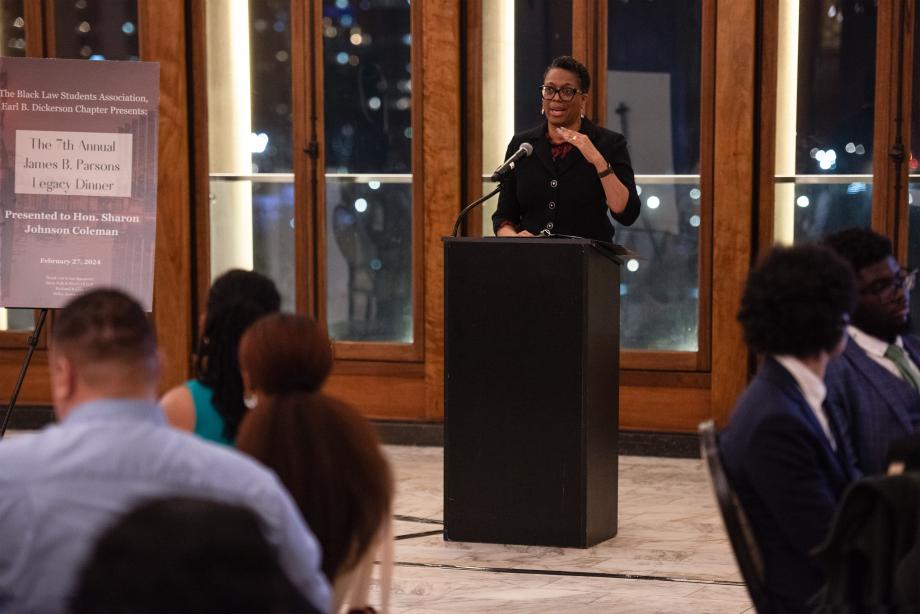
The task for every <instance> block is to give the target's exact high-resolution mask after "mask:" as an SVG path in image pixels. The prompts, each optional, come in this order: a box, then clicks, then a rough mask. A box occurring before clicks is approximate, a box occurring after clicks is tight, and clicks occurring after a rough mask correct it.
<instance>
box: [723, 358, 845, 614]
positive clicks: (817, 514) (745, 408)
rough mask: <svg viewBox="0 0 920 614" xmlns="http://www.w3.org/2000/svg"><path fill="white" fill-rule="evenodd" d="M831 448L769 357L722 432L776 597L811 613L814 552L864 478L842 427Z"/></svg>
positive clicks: (817, 574)
mask: <svg viewBox="0 0 920 614" xmlns="http://www.w3.org/2000/svg"><path fill="white" fill-rule="evenodd" d="M828 418H829V421H830V424H831V431H832V432H833V433H834V437H835V439H836V440H837V449H836V451H835V450H834V449H833V448H831V445H830V443H829V442H828V439H827V436H826V435H825V434H824V431H823V430H822V429H821V425H820V423H819V422H818V419H817V418H816V417H815V414H814V412H813V411H812V409H811V408H810V407H809V405H808V403H807V402H806V401H805V397H804V396H803V395H802V392H801V391H800V390H799V387H798V384H797V383H796V381H795V379H794V378H793V377H792V374H791V373H789V372H788V371H787V370H786V369H785V368H784V367H783V366H782V365H780V364H779V363H778V362H777V361H776V360H774V359H773V358H769V357H768V358H767V359H766V360H765V361H764V364H763V365H762V366H761V368H760V371H759V372H758V373H757V375H756V376H755V377H754V379H753V380H751V384H750V385H749V386H748V388H747V390H745V392H744V394H743V395H742V396H741V398H740V399H739V400H738V403H737V404H736V405H735V409H734V411H733V413H732V417H731V421H730V423H729V425H728V427H726V429H725V430H724V431H723V432H722V434H721V435H720V438H719V446H720V448H721V452H722V460H723V462H724V464H725V470H726V473H727V474H728V478H729V481H730V482H731V484H732V486H733V487H734V489H735V491H736V493H737V495H738V497H739V499H740V500H741V504H742V506H743V507H744V511H745V512H746V513H747V515H748V519H749V520H750V523H751V528H752V529H753V531H754V535H755V537H756V538H757V542H758V543H759V545H760V548H761V553H762V554H763V560H764V568H765V572H766V584H767V590H768V592H769V595H770V600H771V602H772V603H773V604H774V605H776V606H777V607H778V611H782V612H798V611H807V610H808V607H807V605H806V603H807V601H808V600H809V599H810V598H811V596H812V595H814V594H815V593H817V592H818V590H819V589H820V588H821V584H822V580H823V578H822V575H821V571H820V569H819V567H818V566H817V565H816V563H815V562H814V561H813V560H812V559H811V557H810V555H809V551H810V550H811V549H812V548H814V547H815V546H817V545H818V544H819V543H821V541H822V540H823V539H824V537H825V535H826V534H827V531H828V528H829V527H830V525H831V519H832V517H833V515H834V509H835V508H836V506H837V502H838V501H839V500H840V498H841V496H842V494H843V491H844V489H845V488H846V486H847V484H849V483H850V482H851V481H852V480H853V479H855V478H856V477H857V473H856V470H855V468H854V466H853V459H852V457H851V456H850V454H849V448H848V447H847V446H844V445H842V443H843V442H842V436H841V431H840V429H839V425H837V423H836V422H835V420H834V419H833V416H830V415H829V416H828Z"/></svg>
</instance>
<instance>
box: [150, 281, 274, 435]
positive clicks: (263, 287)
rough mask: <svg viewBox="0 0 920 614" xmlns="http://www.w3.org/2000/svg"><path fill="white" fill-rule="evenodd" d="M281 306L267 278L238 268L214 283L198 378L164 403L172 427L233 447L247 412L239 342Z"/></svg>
mask: <svg viewBox="0 0 920 614" xmlns="http://www.w3.org/2000/svg"><path fill="white" fill-rule="evenodd" d="M280 307H281V297H280V296H279V294H278V290H277V289H276V288H275V284H274V283H273V282H272V280H270V279H269V278H267V277H265V276H264V275H261V274H259V273H256V272H254V271H243V270H240V269H234V270H231V271H227V272H226V273H224V274H223V275H221V276H220V277H218V278H217V279H216V280H214V284H213V285H212V286H211V290H210V292H209V293H208V305H207V309H206V311H205V314H204V316H203V322H202V326H201V339H200V340H199V342H198V353H197V357H196V359H195V379H191V380H189V381H187V382H185V384H183V385H182V386H177V387H176V388H173V389H172V390H170V391H169V392H167V393H166V394H165V395H164V396H163V399H162V400H161V401H160V405H161V406H162V407H163V411H164V412H165V413H166V419H167V420H168V421H169V423H170V424H171V425H172V426H174V427H176V428H178V429H181V430H184V431H192V432H194V433H195V434H196V435H198V436H200V437H203V438H205V439H208V440H210V441H216V442H218V443H224V444H229V445H233V441H234V440H235V439H236V431H237V429H238V428H239V425H240V421H241V420H242V419H243V415H244V414H245V413H246V406H245V405H244V404H243V380H242V379H241V378H240V367H239V363H238V362H237V354H238V352H237V350H238V348H239V344H240V337H242V336H243V331H245V330H246V328H247V327H248V326H249V325H250V324H252V323H253V322H255V321H256V320H258V319H259V318H261V317H262V316H264V315H266V314H269V313H274V312H276V311H278V309H279V308H280Z"/></svg>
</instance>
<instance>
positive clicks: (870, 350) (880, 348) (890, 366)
mask: <svg viewBox="0 0 920 614" xmlns="http://www.w3.org/2000/svg"><path fill="white" fill-rule="evenodd" d="M847 332H848V333H850V338H851V339H852V340H853V341H855V342H856V345H858V346H859V347H861V348H862V350H863V351H864V352H865V353H866V354H868V356H869V358H871V359H872V360H874V361H875V362H877V363H878V364H880V365H881V366H883V367H884V368H885V370H887V371H888V372H889V373H891V374H892V375H894V376H895V377H897V378H898V379H901V380H903V379H904V376H903V375H901V372H900V371H899V370H898V366H897V365H896V364H894V361H893V360H891V359H890V358H886V357H885V351H886V350H887V349H888V343H887V342H885V341H882V340H881V339H879V338H878V337H873V336H872V335H870V334H869V333H865V332H863V331H861V330H859V329H858V328H856V327H855V326H853V325H852V324H850V325H849V326H847ZM894 344H895V345H897V346H898V347H900V348H901V349H902V350H903V349H904V341H903V340H902V339H901V335H898V337H897V339H895V340H894ZM904 356H906V357H907V361H908V362H909V363H910V365H911V366H912V367H913V368H914V371H916V372H917V373H918V374H920V369H917V365H916V363H914V361H913V360H911V358H910V354H908V353H907V351H906V350H905V352H904Z"/></svg>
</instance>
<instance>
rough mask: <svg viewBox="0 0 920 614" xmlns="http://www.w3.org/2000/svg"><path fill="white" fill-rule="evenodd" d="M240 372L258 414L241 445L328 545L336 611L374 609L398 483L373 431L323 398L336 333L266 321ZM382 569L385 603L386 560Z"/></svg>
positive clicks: (288, 318) (303, 322) (255, 330)
mask: <svg viewBox="0 0 920 614" xmlns="http://www.w3.org/2000/svg"><path fill="white" fill-rule="evenodd" d="M240 367H241V369H242V372H243V380H244V381H245V382H246V390H247V395H249V397H250V399H252V400H255V401H256V408H255V409H254V410H252V411H251V412H249V414H248V415H247V416H246V419H245V420H244V421H243V425H242V427H241V428H240V435H239V438H238V440H237V447H238V448H239V449H240V450H242V451H244V452H247V453H249V454H251V455H252V456H253V457H254V458H256V459H257V460H259V461H260V462H262V463H263V464H265V465H266V466H267V467H269V468H270V469H273V470H274V471H275V472H276V473H277V474H278V476H279V477H280V478H281V481H282V483H283V484H284V485H285V486H287V488H288V490H289V491H290V492H291V495H292V496H293V497H294V500H295V501H296V502H297V505H298V506H299V507H300V510H301V512H303V515H304V518H305V519H306V521H307V523H308V524H309V525H310V527H311V528H312V529H313V531H314V532H315V534H316V537H317V539H318V540H319V542H320V545H321V546H322V548H323V571H324V572H325V573H326V577H327V578H329V580H330V582H332V583H333V591H334V601H335V605H336V609H337V608H338V607H339V606H341V605H342V604H343V603H348V604H349V606H350V607H351V608H353V609H354V608H361V607H364V606H366V605H367V596H366V589H367V582H368V581H369V574H370V571H371V568H372V566H373V562H374V555H375V553H376V550H377V548H376V547H375V546H377V545H378V544H382V545H384V546H387V545H389V546H390V547H392V537H389V536H388V534H387V532H388V531H389V526H390V524H389V523H390V511H391V506H392V500H393V478H392V474H391V471H390V467H389V463H387V460H386V458H384V456H383V452H382V450H381V448H380V444H379V442H378V440H377V436H376V434H375V433H374V430H373V428H372V427H371V425H370V424H369V423H368V422H367V421H366V420H365V419H364V418H363V417H362V416H361V415H360V414H358V412H357V411H355V410H354V409H352V408H351V407H349V406H348V405H346V404H345V403H342V402H340V401H338V400H336V399H332V398H330V397H328V396H324V395H321V394H319V393H317V392H316V391H317V390H318V389H319V387H320V386H321V385H322V383H323V381H324V380H325V378H326V376H327V375H328V373H329V371H330V369H331V368H332V348H331V346H330V343H329V339H328V337H327V336H326V334H325V333H324V332H323V331H322V329H320V327H319V326H318V325H317V324H316V323H315V322H313V321H312V320H310V319H309V318H306V317H303V316H295V315H285V314H275V315H270V316H266V317H265V318H262V319H261V320H259V321H258V322H256V323H255V324H253V325H252V327H250V329H249V330H247V331H246V333H245V334H244V335H243V340H242V341H241V342H240ZM387 552H388V551H386V550H385V552H384V555H385V556H386V553H387ZM381 573H382V580H383V581H382V582H381V584H382V585H383V588H382V591H381V592H382V594H383V598H384V603H385V600H386V598H387V596H388V587H387V586H386V584H387V578H388V577H389V568H388V566H387V565H386V564H384V565H383V567H382V572H381Z"/></svg>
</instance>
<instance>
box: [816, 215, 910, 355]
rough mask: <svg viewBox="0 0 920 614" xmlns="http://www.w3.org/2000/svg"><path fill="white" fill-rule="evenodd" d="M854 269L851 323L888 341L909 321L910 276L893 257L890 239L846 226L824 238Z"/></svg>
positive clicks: (900, 331)
mask: <svg viewBox="0 0 920 614" xmlns="http://www.w3.org/2000/svg"><path fill="white" fill-rule="evenodd" d="M824 243H825V245H827V246H828V247H830V248H831V249H833V250H834V251H835V252H837V253H838V254H840V255H841V256H843V257H844V258H846V259H847V260H848V261H849V262H850V264H851V265H852V266H853V270H854V271H855V272H856V282H857V292H858V294H857V305H856V308H855V309H854V310H853V313H852V322H853V325H854V326H856V327H857V328H859V329H860V330H862V331H864V332H866V333H868V334H870V335H872V336H874V337H878V338H879V339H883V340H885V341H887V342H888V343H892V342H893V341H894V340H895V338H896V337H897V336H898V335H899V334H901V333H902V332H904V331H906V330H907V328H908V326H909V324H910V289H911V287H913V283H914V275H912V274H908V273H907V272H906V271H904V270H903V269H902V268H901V265H899V264H898V261H897V260H895V258H894V255H893V252H892V249H891V241H889V240H888V239H887V238H886V237H883V236H882V235H880V234H878V233H876V232H873V231H871V230H868V229H866V228H850V229H848V230H844V231H841V232H838V233H835V234H832V235H830V236H828V237H826V238H825V239H824Z"/></svg>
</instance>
